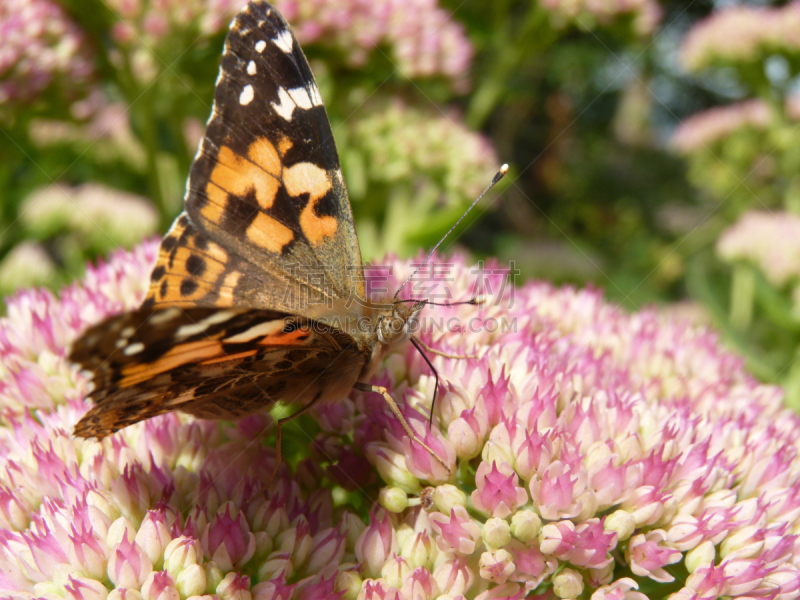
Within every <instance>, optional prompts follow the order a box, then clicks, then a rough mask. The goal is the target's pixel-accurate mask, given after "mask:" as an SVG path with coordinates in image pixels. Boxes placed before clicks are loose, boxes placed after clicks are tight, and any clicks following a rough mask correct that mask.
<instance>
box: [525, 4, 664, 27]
mask: <svg viewBox="0 0 800 600" xmlns="http://www.w3.org/2000/svg"><path fill="white" fill-rule="evenodd" d="M541 4H542V7H543V8H544V9H545V10H547V11H550V12H551V13H552V14H553V15H554V17H556V21H557V24H561V25H564V24H567V23H574V24H575V25H577V26H578V27H581V28H584V29H591V28H593V27H594V25H595V22H597V23H600V24H601V25H603V26H606V27H607V26H609V25H611V24H612V23H613V22H614V21H615V20H616V19H624V18H626V17H627V18H632V20H633V30H634V32H635V33H636V34H637V35H642V36H645V35H649V34H651V33H653V31H655V29H656V27H657V26H658V24H659V22H660V21H661V15H662V10H661V6H660V5H659V4H658V2H656V1H654V0H542V3H541ZM559 22H560V23H559Z"/></svg>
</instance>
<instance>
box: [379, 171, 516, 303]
mask: <svg viewBox="0 0 800 600" xmlns="http://www.w3.org/2000/svg"><path fill="white" fill-rule="evenodd" d="M506 173H508V165H503V166H502V167H500V170H499V171H498V172H497V173H495V176H494V177H492V181H491V183H490V184H489V185H487V186H486V189H485V190H483V191H482V192H481V195H480V196H478V197H477V198H475V201H474V202H473V203H472V204H470V205H469V208H468V209H467V210H465V211H464V214H463V215H461V216H460V217H459V218H458V221H456V222H455V223H454V224H453V226H452V227H451V228H450V229H449V230H448V232H447V233H445V234H444V235H443V236H442V239H440V240H439V241H438V242H436V245H435V246H434V247H433V249H432V250H431V251H430V252H429V253H428V256H426V257H425V260H423V261H422V263H421V264H420V265H418V266H417V268H416V269H414V272H413V273H411V275H409V276H408V277H407V278H406V280H405V281H404V282H403V285H401V286H400V287H399V288H397V291H396V292H395V294H394V299H395V300H397V296H399V295H400V292H401V291H402V290H403V288H404V287H406V285H407V284H408V282H409V281H411V278H412V277H414V275H416V274H417V272H418V271H419V270H420V269H421V268H422V267H424V266H425V265H426V264H427V262H428V261H429V260H430V259H431V256H433V254H434V252H436V249H437V248H438V247H439V246H441V245H442V242H444V241H445V240H446V239H447V236H449V235H450V234H451V233H453V230H454V229H455V228H456V227H458V224H459V223H461V221H463V220H464V217H466V216H467V215H468V214H469V211H471V210H472V209H473V208H475V205H476V204H477V203H478V202H480V201H481V198H483V197H484V196H485V195H486V193H487V192H488V191H489V190H490V189H492V188H493V187H494V186H495V185H496V184H497V182H498V181H500V180H501V179H502V178H503V176H504V175H505V174H506Z"/></svg>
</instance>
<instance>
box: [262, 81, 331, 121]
mask: <svg viewBox="0 0 800 600" xmlns="http://www.w3.org/2000/svg"><path fill="white" fill-rule="evenodd" d="M271 104H272V108H274V109H275V112H276V113H278V114H279V115H280V116H281V117H283V119H284V120H285V121H291V120H292V113H294V109H295V108H300V109H302V110H308V109H309V108H313V107H315V106H321V105H322V97H321V96H320V95H319V90H318V89H317V86H311V87H310V88H308V89H307V88H304V87H299V88H293V89H291V90H286V89H285V88H278V102H272V103H271Z"/></svg>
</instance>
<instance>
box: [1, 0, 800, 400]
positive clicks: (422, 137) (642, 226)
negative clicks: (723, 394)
mask: <svg viewBox="0 0 800 600" xmlns="http://www.w3.org/2000/svg"><path fill="white" fill-rule="evenodd" d="M10 4H11V5H14V4H16V5H17V6H16V7H14V6H11V7H10V8H7V9H0V21H2V20H3V19H6V20H8V19H9V18H10V17H9V15H10V14H11V13H10V12H9V11H13V10H19V7H20V6H24V7H26V8H30V7H34V8H37V7H38V8H37V10H40V13H36V14H40V17H38V18H43V17H41V15H45V14H47V15H48V19H51V20H52V19H53V18H54V17H53V15H52V10H54V9H53V6H55V7H56V10H60V11H61V13H60V16H59V17H58V18H60V19H62V20H63V22H64V23H70V24H72V25H71V26H70V27H72V29H70V28H69V27H67V26H64V27H63V28H62V29H57V28H56V29H54V31H56V32H58V31H62V30H63V31H64V32H66V33H65V34H64V35H67V34H69V35H70V36H72V38H74V39H75V40H76V42H75V44H74V45H73V46H72V47H70V48H66V49H65V48H60V50H59V52H60V55H61V56H66V55H67V54H68V55H69V56H67V59H68V60H65V61H63V64H62V63H58V64H57V65H56V66H53V63H52V61H49V62H46V61H45V62H42V64H39V65H38V66H37V56H39V55H41V54H42V52H43V51H42V50H41V48H42V47H46V46H47V45H48V44H50V45H52V41H51V40H50V38H46V37H44V36H40V38H39V39H37V40H24V39H23V40H22V41H19V40H17V42H19V43H17V45H16V46H14V47H15V49H16V50H15V52H17V54H16V55H14V54H13V53H12V58H13V57H14V56H16V57H17V63H18V64H19V65H24V67H25V68H22V67H17V71H15V70H14V68H11V69H6V70H5V71H0V100H2V102H0V182H2V184H3V185H2V187H0V189H2V194H3V196H2V201H0V231H2V237H0V256H2V257H4V258H3V259H2V261H0V286H2V291H3V292H5V293H8V292H10V291H12V289H13V288H15V287H18V286H23V285H31V284H46V285H50V286H57V285H60V284H61V283H63V282H64V281H67V280H69V279H71V278H74V277H75V276H77V275H78V273H79V272H80V269H81V268H82V265H83V263H84V262H85V260H87V259H92V258H95V257H97V256H99V255H102V254H103V253H105V252H107V251H108V250H110V249H111V248H114V247H117V246H120V245H130V244H133V243H135V241H136V239H137V238H138V237H141V235H145V234H148V233H153V234H155V233H158V232H161V231H163V230H165V229H166V227H167V226H168V224H169V223H170V222H171V220H172V219H173V218H174V216H175V215H176V214H177V213H178V212H179V211H180V208H181V203H182V195H183V185H184V180H185V177H186V174H187V172H188V168H189V165H190V162H191V159H192V156H193V155H194V148H195V147H196V143H197V140H198V138H199V136H200V135H201V134H202V123H203V122H205V119H206V117H207V116H208V113H209V110H210V105H211V99H212V97H213V84H214V80H215V77H216V73H217V66H218V59H219V55H220V50H221V47H222V43H223V40H224V35H225V30H226V28H227V22H228V21H229V19H230V18H231V16H232V15H233V14H235V11H236V6H232V5H228V4H226V3H224V2H217V3H213V2H210V3H206V4H202V6H201V4H200V3H197V4H194V3H192V4H191V6H192V7H193V8H191V9H189V8H185V6H189V5H188V4H186V5H185V6H184V5H182V4H181V3H180V2H177V1H171V2H162V3H155V2H150V1H149V0H130V1H128V2H124V3H123V2H121V0H114V1H111V0H109V1H105V0H59V1H58V2H55V0H13V1H12V2H11V3H10ZM601 4H602V7H600V5H601ZM717 4H719V6H717ZM772 4H774V7H773V6H772V5H771V4H770V3H768V2H757V3H756V2H740V3H724V4H723V3H713V2H710V1H709V0H702V1H701V0H698V1H696V2H693V3H685V2H677V1H673V0H664V1H661V2H656V0H651V1H648V0H641V1H639V2H622V0H620V1H619V2H613V1H609V2H606V3H589V2H583V1H580V0H575V1H570V2H566V1H564V2H555V1H551V0H539V1H532V0H496V1H494V2H484V1H483V0H466V1H462V0H439V2H438V3H437V2H435V1H434V0H430V1H429V2H427V3H426V2H423V3H418V5H415V6H414V7H410V6H403V5H400V4H398V3H385V2H376V3H374V6H378V9H375V8H371V6H373V3H366V2H364V1H362V0H342V1H341V2H334V0H330V2H320V1H317V2H314V3H312V2H303V0H298V1H297V2H290V1H288V0H286V1H284V2H281V1H278V2H276V5H277V6H278V8H279V9H281V10H283V11H284V13H285V14H286V16H287V18H288V19H289V20H290V21H291V22H292V24H293V26H294V27H295V29H296V31H297V32H298V37H299V38H300V39H301V42H302V44H303V47H304V50H305V51H306V54H307V55H308V57H309V60H310V62H311V64H312V68H313V69H314V71H315V74H316V77H317V80H318V83H319V86H320V89H321V92H322V96H323V98H324V99H325V102H326V106H327V108H328V112H329V115H330V118H331V122H332V125H333V129H334V135H335V137H336V140H337V145H338V148H339V152H340V156H341V158H342V163H343V169H344V174H345V179H346V181H347V184H348V187H349V191H350V195H351V200H352V204H353V211H354V214H355V217H356V221H357V227H358V230H359V232H360V238H361V242H362V248H363V251H364V255H365V258H373V257H379V256H380V255H382V254H383V253H385V252H389V251H393V252H396V253H398V254H401V255H410V254H413V253H415V252H416V251H417V249H418V248H419V247H430V246H431V245H433V244H434V243H435V242H436V241H437V239H438V238H439V237H440V236H441V235H442V234H443V232H445V231H446V230H447V229H448V228H449V226H450V225H451V224H452V223H453V222H454V221H455V220H456V218H457V217H458V215H460V214H461V212H462V211H463V210H464V208H465V207H466V206H467V205H468V204H469V202H470V201H471V200H472V199H473V198H474V197H475V196H476V195H477V194H478V193H479V192H480V190H481V189H482V188H483V187H484V185H485V184H486V183H488V181H489V179H490V178H491V176H492V174H493V173H494V172H495V170H496V169H497V167H498V166H499V164H500V163H502V162H508V163H509V164H510V165H511V173H510V176H509V177H507V179H506V181H504V183H503V184H502V185H501V186H500V187H499V188H498V189H497V190H496V191H495V192H494V193H493V194H492V195H491V197H490V198H488V199H487V200H486V201H485V202H484V203H483V204H482V205H481V206H480V207H479V208H478V209H477V210H476V213H475V214H474V215H471V216H470V217H469V218H468V219H467V220H466V222H465V223H464V224H463V225H462V226H461V227H460V228H459V229H458V231H457V232H456V233H455V234H454V235H453V236H452V238H451V239H450V240H449V241H448V244H446V247H447V246H450V247H453V246H454V245H455V246H460V247H465V248H467V249H468V250H470V251H471V252H472V253H473V254H474V255H475V256H476V257H477V258H481V257H484V256H489V255H491V256H496V257H498V258H499V259H501V260H515V263H516V265H517V266H518V267H519V268H521V269H523V275H524V276H525V277H538V278H547V279H551V280H553V281H555V282H557V283H562V282H569V283H577V284H580V285H585V284H589V283H590V284H594V285H597V286H600V287H603V288H605V290H606V291H607V294H608V296H609V298H611V299H612V300H615V301H617V302H619V303H620V304H621V305H622V306H624V307H625V308H628V309H634V308H637V307H639V306H641V305H642V304H644V303H649V302H662V303H670V302H676V301H683V300H686V299H690V300H693V301H694V302H695V303H696V304H695V308H694V309H692V311H690V312H687V314H692V315H694V317H693V318H697V319H699V320H700V321H704V322H711V323H713V324H715V325H716V326H718V327H720V328H721V330H722V331H723V333H724V335H725V338H726V339H727V340H728V341H729V342H730V343H731V344H732V345H733V346H734V347H735V348H736V349H737V350H738V351H739V352H740V353H742V354H743V355H744V356H745V357H746V358H747V360H748V363H749V365H750V367H751V369H753V370H754V372H755V373H756V374H757V375H758V376H759V377H761V378H763V379H764V380H767V381H774V382H780V383H784V384H786V386H787V389H788V392H789V400H790V402H792V403H794V404H795V406H800V366H798V367H795V366H794V364H795V358H796V354H797V352H798V349H800V337H799V336H800V310H798V308H797V305H798V301H797V300H796V299H797V298H800V293H798V292H797V289H798V283H799V282H800V266H798V275H797V277H795V278H789V279H788V280H786V281H784V280H781V281H780V282H778V283H776V282H775V281H774V280H770V278H769V276H768V274H767V276H765V269H766V271H768V269H767V268H766V267H765V266H764V265H763V264H759V262H758V260H756V259H755V258H753V256H752V253H751V254H747V252H744V251H743V252H740V253H739V254H736V256H735V257H734V258H731V257H730V256H721V255H720V254H719V253H718V251H717V250H716V248H717V244H718V240H720V238H721V236H722V235H723V233H724V232H725V231H726V230H728V229H729V228H730V227H731V225H732V224H734V223H736V222H737V221H738V220H739V219H740V217H741V216H742V215H743V214H745V213H747V212H748V211H752V210H766V211H779V212H785V213H786V214H792V213H794V214H797V213H798V212H800V178H798V173H800V169H799V168H798V167H800V139H798V138H800V133H798V132H799V131H800V128H798V124H799V123H800V109H798V108H797V106H798V105H800V103H797V102H795V101H794V100H793V90H794V89H795V88H796V87H797V78H798V75H800V47H795V42H794V40H793V36H792V35H791V31H792V28H793V26H794V24H798V23H795V21H794V20H793V19H796V17H795V16H794V13H799V14H800V10H797V6H796V5H797V3H788V5H786V8H781V7H782V6H783V5H784V4H786V3H779V2H775V3H772ZM329 5H330V6H329ZM209 7H211V8H209ZM381 7H383V8H385V10H384V11H383V13H378V12H371V11H376V10H379V9H380V8H381ZM386 7H391V8H386ZM756 7H760V8H756ZM45 9H46V10H45ZM3 10H5V11H6V13H3V12H2V11H3ZM48 11H51V12H48ZM159 11H160V12H159ZM326 11H327V12H326ZM336 11H339V12H338V13H337V12H336ZM393 11H394V12H393ZM404 11H405V12H404ZM779 11H785V12H779ZM26 14H28V15H29V18H37V17H35V11H33V12H30V11H29V13H26ZM31 14H34V17H31V16H30V15H31ZM378 14H380V15H383V16H380V17H379V16H376V15H378ZM332 15H335V18H334V16H332ZM336 15H338V16H336ZM381 19H383V20H381ZM778 24H780V25H778ZM798 26H800V24H798ZM52 35H55V34H52ZM72 38H70V39H72ZM37 44H38V45H37ZM37 52H38V53H39V54H37ZM70 53H71V54H70ZM24 61H28V62H27V63H25V62H24ZM81 61H83V62H81ZM11 62H12V63H13V62H14V61H13V60H12V61H11ZM28 63H30V64H28ZM31 64H32V65H33V66H31ZM85 64H90V65H91V69H90V72H86V69H85ZM36 69H39V70H40V71H43V72H44V76H43V77H38V78H34V77H33V76H32V75H31V74H32V73H35V72H36ZM34 80H35V81H44V82H46V85H45V84H43V85H39V86H38V87H35V89H34V88H33V87H30V86H29V88H30V89H27V88H26V87H25V86H26V85H27V84H25V82H31V81H34ZM20 82H22V83H20ZM4 86H5V87H4ZM715 107H724V108H722V109H720V108H715ZM87 182H94V183H96V184H101V185H102V186H105V188H104V189H106V190H107V197H108V201H107V203H106V209H107V210H106V212H105V213H104V212H103V211H102V210H100V209H99V208H97V206H96V205H92V206H94V208H93V209H92V210H94V211H95V212H92V211H91V210H89V209H87V208H85V207H83V206H84V205H83V204H81V202H85V200H81V197H80V190H81V189H82V188H81V185H82V184H85V183H87ZM54 184H59V187H58V188H56V190H57V193H59V194H62V195H63V197H64V202H67V205H68V206H70V207H72V208H73V209H74V211H77V212H79V213H80V215H81V217H80V218H79V217H78V216H76V215H75V214H68V213H69V210H67V213H64V214H62V216H60V217H58V218H56V217H54V216H53V215H52V214H51V215H49V216H48V215H47V214H42V213H46V212H47V211H43V210H41V208H40V210H38V211H37V210H36V209H35V207H36V205H37V204H39V201H40V200H41V198H42V197H46V196H47V194H49V195H50V196H51V197H52V195H53V193H54V190H53V188H52V186H53V185H54ZM59 190H60V191H59ZM123 192H124V193H127V194H130V195H129V196H125V197H124V198H125V199H126V200H125V201H127V202H128V204H126V206H127V207H128V208H127V210H126V212H125V213H124V215H125V217H124V218H125V220H126V222H128V223H130V222H133V221H136V220H137V219H138V222H140V223H142V225H141V226H140V227H138V228H132V229H134V230H135V232H132V229H131V228H127V227H119V226H116V225H115V222H114V215H117V214H118V213H119V214H122V212H121V211H119V210H118V208H117V207H118V206H119V202H121V200H120V199H121V198H123V197H122V196H120V193H123ZM95 193H96V194H97V193H98V192H97V191H96V190H95ZM100 196H102V193H100ZM137 202H138V203H139V204H138V205H137ZM100 204H103V203H102V202H101V203H100ZM137 206H138V208H137ZM82 207H83V208H82ZM148 207H150V208H148ZM152 207H154V208H155V209H156V211H157V218H156V219H155V220H152V223H151V221H147V214H149V213H148V210H149V209H151V208H152ZM62 209H63V202H62ZM53 210H54V211H55V212H57V211H56V209H53ZM74 211H73V212H74ZM59 214H61V213H59ZM26 215H27V216H26ZM93 225H94V226H96V227H97V229H98V231H101V233H97V232H95V234H91V231H92V226H93ZM781 235H789V236H790V237H791V234H789V233H786V234H781ZM798 245H800V233H798ZM787 252H788V251H787ZM734 254H735V253H734ZM29 261H33V262H37V261H38V262H39V263H43V264H44V266H43V267H42V268H30V269H25V268H20V265H23V266H24V265H25V264H26V263H27V262H29ZM698 306H699V308H698ZM698 315H700V316H698Z"/></svg>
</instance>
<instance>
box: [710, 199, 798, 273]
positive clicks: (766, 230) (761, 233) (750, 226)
mask: <svg viewBox="0 0 800 600" xmlns="http://www.w3.org/2000/svg"><path fill="white" fill-rule="evenodd" d="M717 255H718V256H719V257H720V258H721V259H722V260H724V261H726V262H736V261H744V262H747V263H750V264H752V265H754V266H756V267H758V268H759V270H760V271H761V272H762V273H763V274H764V277H766V278H767V280H768V281H769V282H770V283H771V284H773V285H774V286H776V287H782V286H784V285H786V284H787V283H795V284H797V283H800V217H799V216H797V215H795V214H791V213H787V212H781V211H778V212H766V211H750V212H746V213H745V214H744V215H742V217H741V218H740V219H739V220H738V221H737V222H736V223H734V224H733V225H732V226H730V227H729V228H728V229H726V230H725V231H724V232H723V233H722V235H721V236H720V238H719V240H717Z"/></svg>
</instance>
